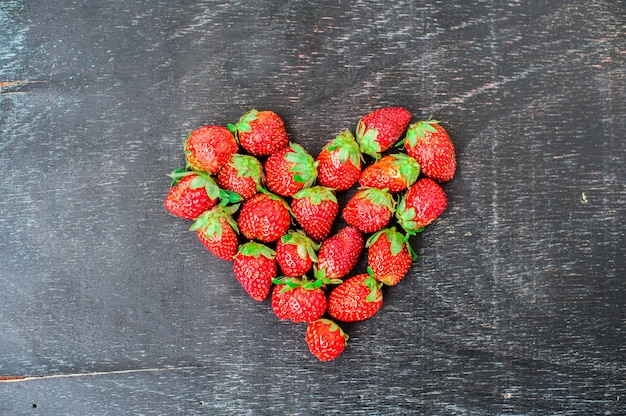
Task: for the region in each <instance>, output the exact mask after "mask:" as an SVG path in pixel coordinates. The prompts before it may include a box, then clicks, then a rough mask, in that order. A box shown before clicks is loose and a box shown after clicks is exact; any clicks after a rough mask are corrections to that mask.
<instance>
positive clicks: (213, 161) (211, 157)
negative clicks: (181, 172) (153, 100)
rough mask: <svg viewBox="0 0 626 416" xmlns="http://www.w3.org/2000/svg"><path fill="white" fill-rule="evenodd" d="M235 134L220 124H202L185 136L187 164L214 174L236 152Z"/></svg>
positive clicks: (237, 146) (193, 168) (237, 147)
mask: <svg viewBox="0 0 626 416" xmlns="http://www.w3.org/2000/svg"><path fill="white" fill-rule="evenodd" d="M238 149H239V145H238V144H237V140H235V136H233V134H232V133H231V132H230V131H229V130H228V129H227V128H226V127H222V126H203V127H200V128H198V129H196V130H194V131H192V132H191V133H189V135H188V136H187V139H186V140H185V144H184V150H185V157H186V158H187V164H188V165H189V167H191V169H192V170H199V171H203V172H208V173H210V174H211V175H214V174H216V173H217V172H218V171H219V170H220V168H221V167H222V166H223V165H224V164H226V163H227V162H228V161H229V160H230V158H231V157H232V156H233V155H234V154H235V153H236V152H237V150H238Z"/></svg>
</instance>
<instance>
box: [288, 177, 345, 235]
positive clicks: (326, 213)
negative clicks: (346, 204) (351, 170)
mask: <svg viewBox="0 0 626 416" xmlns="http://www.w3.org/2000/svg"><path fill="white" fill-rule="evenodd" d="M291 211H292V212H293V215H294V217H295V219H296V221H297V222H298V224H300V227H302V229H303V230H304V231H305V232H306V233H307V234H308V235H309V237H311V238H312V239H313V240H315V241H322V240H324V239H325V238H326V237H328V235H329V234H330V230H331V228H332V226H333V222H334V221H335V217H336V216H337V213H338V212H339V203H338V202H337V197H336V196H335V194H334V193H333V191H332V189H331V188H327V187H324V186H312V187H310V188H304V189H302V190H301V191H298V192H297V193H296V194H295V195H293V199H292V200H291Z"/></svg>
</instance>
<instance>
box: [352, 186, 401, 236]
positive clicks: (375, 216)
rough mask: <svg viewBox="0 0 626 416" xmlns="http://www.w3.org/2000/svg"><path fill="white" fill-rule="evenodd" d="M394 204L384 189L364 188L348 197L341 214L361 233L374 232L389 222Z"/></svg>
mask: <svg viewBox="0 0 626 416" xmlns="http://www.w3.org/2000/svg"><path fill="white" fill-rule="evenodd" d="M394 205H395V201H394V199H393V197H392V196H391V194H390V193H389V192H388V191H387V190H386V189H377V188H364V189H361V190H360V191H358V192H357V193H356V194H354V196H353V197H352V198H350V200H349V201H348V203H347V204H346V206H345V207H344V208H343V211H342V212H341V215H342V216H343V219H344V220H346V222H347V223H348V224H350V225H351V226H353V227H355V228H357V229H358V230H359V231H361V232H362V233H374V232H376V231H378V230H381V229H382V228H383V227H384V226H385V225H387V224H388V223H389V220H390V219H391V217H392V215H393V212H394Z"/></svg>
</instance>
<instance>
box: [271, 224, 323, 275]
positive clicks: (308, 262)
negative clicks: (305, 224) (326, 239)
mask: <svg viewBox="0 0 626 416" xmlns="http://www.w3.org/2000/svg"><path fill="white" fill-rule="evenodd" d="M319 248H320V245H319V244H316V243H315V242H313V240H311V239H310V238H309V237H308V236H307V235H306V234H304V232H302V231H296V230H289V231H287V234H284V235H283V236H282V237H281V238H279V239H278V241H277V242H276V262H277V263H278V265H279V266H280V269H281V270H282V272H283V274H284V275H285V276H302V275H303V274H305V273H306V272H308V271H309V269H310V268H311V266H313V262H317V253H316V251H317V250H319Z"/></svg>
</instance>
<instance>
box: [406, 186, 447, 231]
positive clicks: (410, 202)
mask: <svg viewBox="0 0 626 416" xmlns="http://www.w3.org/2000/svg"><path fill="white" fill-rule="evenodd" d="M447 205H448V199H447V198H446V193H445V191H444V190H443V188H441V186H440V185H439V184H438V183H437V182H435V181H433V180H432V179H430V178H422V179H420V180H419V181H417V182H415V183H414V184H413V185H411V187H410V188H409V189H408V190H407V191H406V192H405V194H404V197H402V199H400V202H399V203H398V208H397V210H396V218H397V219H398V223H399V224H400V225H401V226H402V228H404V230H405V231H406V232H408V233H409V234H415V233H417V232H420V231H422V229H423V228H424V227H426V226H427V225H428V224H430V223H431V222H433V221H434V220H435V219H436V218H437V217H439V215H441V214H442V213H443V212H444V211H445V210H446V207H447Z"/></svg>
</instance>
